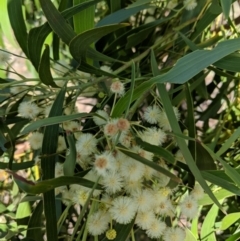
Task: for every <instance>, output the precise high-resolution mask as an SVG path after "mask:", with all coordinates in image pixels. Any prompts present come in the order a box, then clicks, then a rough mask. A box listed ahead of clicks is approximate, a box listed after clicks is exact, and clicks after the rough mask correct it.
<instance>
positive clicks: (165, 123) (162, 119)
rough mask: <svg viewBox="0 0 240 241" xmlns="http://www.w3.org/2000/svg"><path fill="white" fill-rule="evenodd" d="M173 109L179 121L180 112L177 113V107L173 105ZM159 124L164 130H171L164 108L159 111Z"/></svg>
mask: <svg viewBox="0 0 240 241" xmlns="http://www.w3.org/2000/svg"><path fill="white" fill-rule="evenodd" d="M173 111H174V114H175V116H176V119H177V121H179V119H180V113H179V111H178V109H177V108H176V107H173ZM159 125H160V127H161V128H162V129H163V130H164V131H172V128H171V126H170V123H169V120H168V117H167V114H166V112H165V111H164V110H162V111H161V114H160V118H159Z"/></svg>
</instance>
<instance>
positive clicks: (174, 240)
mask: <svg viewBox="0 0 240 241" xmlns="http://www.w3.org/2000/svg"><path fill="white" fill-rule="evenodd" d="M185 238H186V232H185V231H184V230H183V229H182V228H179V227H175V228H174V227H171V228H167V229H166V231H165V232H164V235H163V240H164V241H169V240H171V241H183V240H185Z"/></svg>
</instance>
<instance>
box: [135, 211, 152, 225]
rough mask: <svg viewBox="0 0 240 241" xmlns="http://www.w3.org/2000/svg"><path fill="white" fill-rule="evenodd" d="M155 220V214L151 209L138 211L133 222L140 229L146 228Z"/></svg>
mask: <svg viewBox="0 0 240 241" xmlns="http://www.w3.org/2000/svg"><path fill="white" fill-rule="evenodd" d="M154 220H155V215H154V213H153V212H152V211H147V212H138V213H137V217H136V220H135V223H136V224H137V225H138V226H139V227H140V228H142V229H147V228H148V227H149V225H150V224H151V223H152V222H153V221H154Z"/></svg>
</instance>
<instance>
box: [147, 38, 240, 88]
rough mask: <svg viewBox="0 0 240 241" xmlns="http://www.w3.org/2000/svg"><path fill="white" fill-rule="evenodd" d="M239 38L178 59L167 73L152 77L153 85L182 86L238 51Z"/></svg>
mask: <svg viewBox="0 0 240 241" xmlns="http://www.w3.org/2000/svg"><path fill="white" fill-rule="evenodd" d="M239 46H240V38H236V39H229V40H225V41H223V42H221V43H219V44H218V45H217V47H215V48H214V49H213V50H196V51H194V52H192V53H190V54H187V55H185V56H184V57H182V58H180V59H179V60H178V61H177V63H176V65H175V66H174V67H173V68H172V69H171V70H170V71H168V72H167V73H165V74H162V75H159V76H156V77H153V78H152V79H151V80H152V81H154V82H155V83H165V82H170V83H176V84H183V83H185V82H187V81H188V80H190V79H191V78H192V77H194V76H195V75H196V74H198V73H199V72H201V71H202V70H203V69H205V68H207V67H208V66H210V65H211V64H214V63H215V62H217V61H218V60H220V59H222V58H224V57H226V56H227V55H229V54H231V53H233V52H235V51H237V50H239V48H240V47H239Z"/></svg>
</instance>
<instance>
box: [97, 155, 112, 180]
mask: <svg viewBox="0 0 240 241" xmlns="http://www.w3.org/2000/svg"><path fill="white" fill-rule="evenodd" d="M114 160H115V159H114V157H113V155H112V154H111V153H109V152H104V153H102V154H101V155H95V161H94V164H93V165H94V168H95V170H96V171H97V173H98V174H99V175H102V176H105V175H106V174H107V173H108V172H109V171H111V170H112V169H113V168H114Z"/></svg>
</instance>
